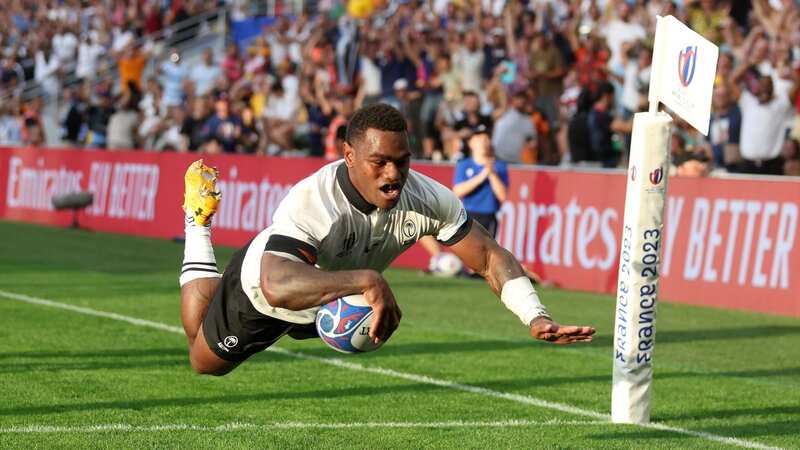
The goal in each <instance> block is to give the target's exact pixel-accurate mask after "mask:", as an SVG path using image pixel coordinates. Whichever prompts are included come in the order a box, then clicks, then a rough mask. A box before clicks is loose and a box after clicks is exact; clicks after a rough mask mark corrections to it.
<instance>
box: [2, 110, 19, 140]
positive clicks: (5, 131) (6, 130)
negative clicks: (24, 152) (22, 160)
mask: <svg viewBox="0 0 800 450" xmlns="http://www.w3.org/2000/svg"><path fill="white" fill-rule="evenodd" d="M0 145H8V146H19V145H22V126H21V120H20V118H19V106H18V105H16V104H15V102H3V103H0Z"/></svg>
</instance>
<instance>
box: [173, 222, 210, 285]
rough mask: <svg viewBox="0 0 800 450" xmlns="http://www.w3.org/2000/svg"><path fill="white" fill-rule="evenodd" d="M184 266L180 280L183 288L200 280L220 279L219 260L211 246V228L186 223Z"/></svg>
mask: <svg viewBox="0 0 800 450" xmlns="http://www.w3.org/2000/svg"><path fill="white" fill-rule="evenodd" d="M185 233H186V242H185V247H184V249H183V266H182V267H181V276H180V278H179V279H178V281H179V283H180V285H181V286H183V285H184V284H186V283H188V282H190V281H192V280H195V279H198V278H219V277H220V274H219V271H218V270H217V258H215V257H214V247H213V246H212V245H211V228H210V227H204V226H201V225H194V224H190V223H188V222H187V223H186V228H185Z"/></svg>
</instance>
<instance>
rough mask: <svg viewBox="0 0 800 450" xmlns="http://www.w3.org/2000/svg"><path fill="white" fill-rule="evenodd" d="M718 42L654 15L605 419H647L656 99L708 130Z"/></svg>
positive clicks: (656, 260) (655, 272)
mask: <svg viewBox="0 0 800 450" xmlns="http://www.w3.org/2000/svg"><path fill="white" fill-rule="evenodd" d="M718 54H719V50H718V48H717V46H716V45H714V44H713V43H711V42H709V41H707V40H706V39H704V38H703V37H702V36H700V35H699V34H697V33H695V32H694V31H692V30H691V29H689V28H688V27H686V26H685V25H684V24H682V23H681V22H680V21H679V20H678V19H676V18H674V17H672V16H667V17H658V22H657V26H656V39H655V48H654V49H653V64H652V68H651V72H650V73H651V79H650V92H649V95H648V100H649V101H650V109H649V111H648V112H643V113H637V114H636V115H635V116H634V118H633V134H632V137H631V151H630V158H629V165H628V172H627V178H628V182H627V189H626V192H625V219H624V223H623V229H622V240H621V243H622V244H621V246H620V264H619V278H618V282H617V283H618V284H617V307H616V310H615V323H614V349H613V364H614V370H613V384H612V394H611V419H612V420H613V421H614V422H617V423H647V422H649V421H650V400H651V385H652V381H653V350H654V347H655V333H656V299H657V296H658V283H659V278H660V275H659V274H660V262H661V248H662V247H663V242H662V237H663V235H664V233H663V224H664V220H663V219H664V202H665V198H666V190H667V178H668V174H669V146H670V135H671V123H672V117H671V116H670V115H669V114H667V113H665V112H658V103H659V102H662V103H664V104H665V105H666V106H668V107H669V108H670V109H671V110H672V111H673V112H674V113H676V114H678V115H679V116H681V117H682V118H683V119H685V120H686V121H687V122H689V124H691V125H692V126H693V127H695V128H697V129H698V130H699V131H700V132H702V133H703V134H708V122H709V118H710V114H711V93H712V89H713V84H714V75H715V73H716V65H717V56H718Z"/></svg>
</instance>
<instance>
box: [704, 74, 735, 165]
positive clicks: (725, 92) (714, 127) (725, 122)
mask: <svg viewBox="0 0 800 450" xmlns="http://www.w3.org/2000/svg"><path fill="white" fill-rule="evenodd" d="M741 127H742V112H741V111H740V110H739V105H737V104H736V102H735V101H733V99H732V98H731V93H730V88H729V87H728V85H727V84H725V83H723V84H720V85H719V86H717V87H716V88H714V96H713V98H712V112H711V125H710V126H709V131H708V138H709V141H710V143H711V152H712V154H713V162H714V166H715V167H723V168H725V169H726V170H728V171H734V170H735V168H736V165H737V164H738V163H739V158H740V154H739V135H740V133H741Z"/></svg>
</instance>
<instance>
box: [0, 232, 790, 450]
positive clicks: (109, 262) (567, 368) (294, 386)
mask: <svg viewBox="0 0 800 450" xmlns="http://www.w3.org/2000/svg"><path fill="white" fill-rule="evenodd" d="M0 236H2V238H1V239H0V291H5V292H13V293H17V294H24V295H29V296H35V297H39V298H44V299H49V300H52V301H56V302H60V303H64V304H69V305H77V306H83V307H87V308H92V309H95V310H101V311H106V312H114V313H117V314H121V315H125V316H131V317H136V318H141V319H146V320H150V321H155V322H160V323H164V324H168V325H172V326H180V318H179V299H178V286H177V273H178V267H179V265H180V262H181V258H182V251H183V248H182V245H180V244H175V243H172V242H165V241H158V240H149V239H139V238H133V237H126V236H118V235H110V234H101V233H89V232H80V231H69V230H60V229H51V228H44V227H37V226H31V225H22V224H15V223H7V222H0ZM231 253H232V250H231V249H224V248H218V249H217V255H218V260H219V262H220V263H221V264H224V263H225V262H226V261H227V259H228V258H229V257H230V255H231ZM386 275H387V278H388V279H389V282H390V284H391V286H392V287H393V289H394V291H395V294H396V296H397V298H398V301H399V302H400V305H401V307H402V309H403V322H402V324H401V326H400V328H399V329H398V331H397V332H396V333H395V335H394V336H393V337H392V339H391V341H390V342H388V343H387V344H386V346H384V347H383V348H382V349H380V350H379V351H377V352H375V353H372V354H365V355H355V356H344V357H343V356H340V355H339V354H336V353H335V352H333V351H332V350H329V349H328V348H327V347H325V346H324V345H323V344H322V343H321V342H319V341H303V342H298V341H293V340H291V339H289V338H285V339H284V340H282V341H280V342H279V343H278V346H279V347H280V348H283V349H286V350H289V351H291V352H295V353H301V354H302V355H306V356H312V357H321V358H340V359H341V360H342V361H346V362H352V363H356V364H360V365H361V366H363V367H366V368H383V369H390V370H394V371H397V372H403V373H409V374H415V375H423V376H427V377H432V378H436V379H439V380H447V381H451V382H454V383H461V384H466V385H471V386H478V387H483V388H486V389H489V390H491V391H493V392H495V391H496V392H502V393H511V394H517V395H520V396H526V397H535V398H538V399H542V400H547V401H550V402H558V403H562V404H567V405H571V406H574V407H577V408H581V409H584V410H589V411H595V412H598V413H603V414H608V412H609V408H610V391H611V338H612V325H613V323H612V322H613V312H614V302H613V298H611V297H610V296H606V295H594V294H587V293H579V292H569V291H563V290H554V289H543V290H542V297H543V299H544V300H545V303H546V304H547V305H548V307H549V309H550V311H551V313H552V314H553V315H554V317H556V318H557V319H559V320H560V321H562V322H570V323H580V324H591V325H594V326H596V327H597V328H598V330H599V331H598V336H597V339H596V340H595V342H594V343H592V344H589V345H582V346H573V347H555V346H551V345H548V344H544V343H539V342H534V341H532V340H531V339H530V338H528V337H527V335H526V330H525V329H524V328H523V327H522V326H521V325H520V324H519V322H518V321H517V319H516V317H515V316H513V315H512V314H511V313H509V312H508V311H506V310H505V309H504V308H503V307H502V305H501V304H500V303H499V302H498V301H497V300H495V299H494V297H493V296H492V295H491V293H490V292H489V290H488V288H487V287H486V286H485V285H484V284H483V283H482V282H479V281H473V280H439V279H435V278H432V277H428V276H425V275H422V274H419V273H417V272H414V271H406V270H390V271H388V272H387V274H386ZM657 338H658V346H657V348H656V351H655V358H654V362H655V374H656V375H655V382H654V398H653V413H652V415H653V417H652V418H653V420H654V421H656V422H659V423H663V424H666V425H669V426H672V427H679V428H683V429H689V430H693V431H701V432H706V433H712V434H715V435H720V436H727V437H737V438H740V439H745V440H748V441H751V442H757V443H761V444H765V445H770V446H779V447H788V448H792V447H794V448H797V447H800V320H797V319H791V318H782V317H774V316H767V315H761V314H750V313H743V312H735V311H722V310H717V309H708V308H698V307H691V306H685V305H677V304H669V303H662V304H660V305H659V311H658V336H657ZM0 342H1V343H2V344H0V363H1V364H0V386H2V396H0V399H2V401H0V448H32V447H40V448H76V447H77V448H87V447H105V448H123V447H125V448H143V447H153V448H174V447H199V448H207V447H211V448H223V447H224V448H279V449H284V448H298V449H301V448H302V449H306V448H457V449H461V448H481V449H495V448H579V449H580V448H636V449H640V448H665V449H667V448H698V449H704V448H717V447H724V446H725V444H722V443H719V442H715V441H710V440H707V439H704V438H701V437H696V436H689V435H685V434H678V433H675V432H671V431H662V430H656V429H651V428H641V427H635V426H621V425H613V424H610V423H604V422H603V423H589V422H590V421H594V420H595V419H592V418H591V417H584V416H579V415H573V414H569V413H564V412H559V411H556V410H553V409H547V408H543V407H540V406H535V405H531V404H525V403H521V402H517V401H512V400H508V399H502V398H497V397H490V396H486V395H482V394H479V393H472V392H464V391H460V390H456V389H452V388H448V387H443V386H435V385H432V384H425V383H421V382H418V381H413V380H410V379H403V378H397V377H392V376H388V375H386V374H385V373H384V374H381V373H374V372H365V371H359V370H351V369H348V368H345V367H337V366H335V365H331V364H326V363H324V362H321V361H319V360H316V359H313V358H312V359H308V358H305V359H304V358H298V357H296V356H292V355H291V354H282V353H276V352H264V353H261V354H259V355H256V356H254V357H253V358H251V360H249V361H247V362H246V363H245V364H243V365H242V366H241V367H239V368H238V369H236V370H235V371H234V372H232V373H231V374H230V375H228V376H226V377H222V378H212V377H202V376H198V375H195V374H194V373H193V372H192V371H191V369H190V368H189V365H188V361H187V352H186V341H185V338H184V337H183V336H181V335H180V334H176V333H172V332H169V331H164V330H158V329H153V328H147V327H141V326H134V325H132V324H130V323H126V322H122V321H118V320H112V319H109V318H103V317H95V316H90V315H85V314H81V313H78V312H74V311H67V310H63V309H57V308H52V307H48V306H43V305H34V304H29V303H24V302H20V301H14V300H9V299H7V298H4V297H0ZM506 420H520V421H532V423H530V424H528V425H521V426H514V427H480V428H476V427H455V426H451V427H443V428H435V427H432V426H428V427H425V426H414V427H409V428H391V427H373V428H353V429H309V428H308V427H302V426H299V427H298V428H274V427H272V428H270V427H269V426H268V425H269V424H276V423H278V424H284V425H285V424H286V423H288V422H300V423H308V424H310V423H314V424H343V423H351V422H403V423H408V422H415V423H421V424H428V423H434V422H451V421H475V422H487V421H506ZM553 422H555V423H553ZM231 423H239V424H250V425H252V426H253V428H244V429H232V430H226V431H213V430H191V429H186V430H175V429H170V430H161V431H158V430H155V429H154V428H153V427H156V426H163V425H175V426H178V425H181V426H187V427H192V426H194V427H217V426H221V425H225V424H231ZM112 424H118V425H125V426H129V427H143V428H142V429H138V430H137V429H135V428H133V429H131V428H129V429H127V430H112V431H96V430H95V431H92V432H89V430H88V429H85V430H84V431H80V430H79V429H78V428H80V427H92V426H97V425H112ZM42 426H52V427H68V428H70V430H67V431H61V432H51V433H42V432H36V433H11V432H9V431H10V430H11V429H19V427H42ZM148 427H149V428H148ZM40 431H41V430H40Z"/></svg>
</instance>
